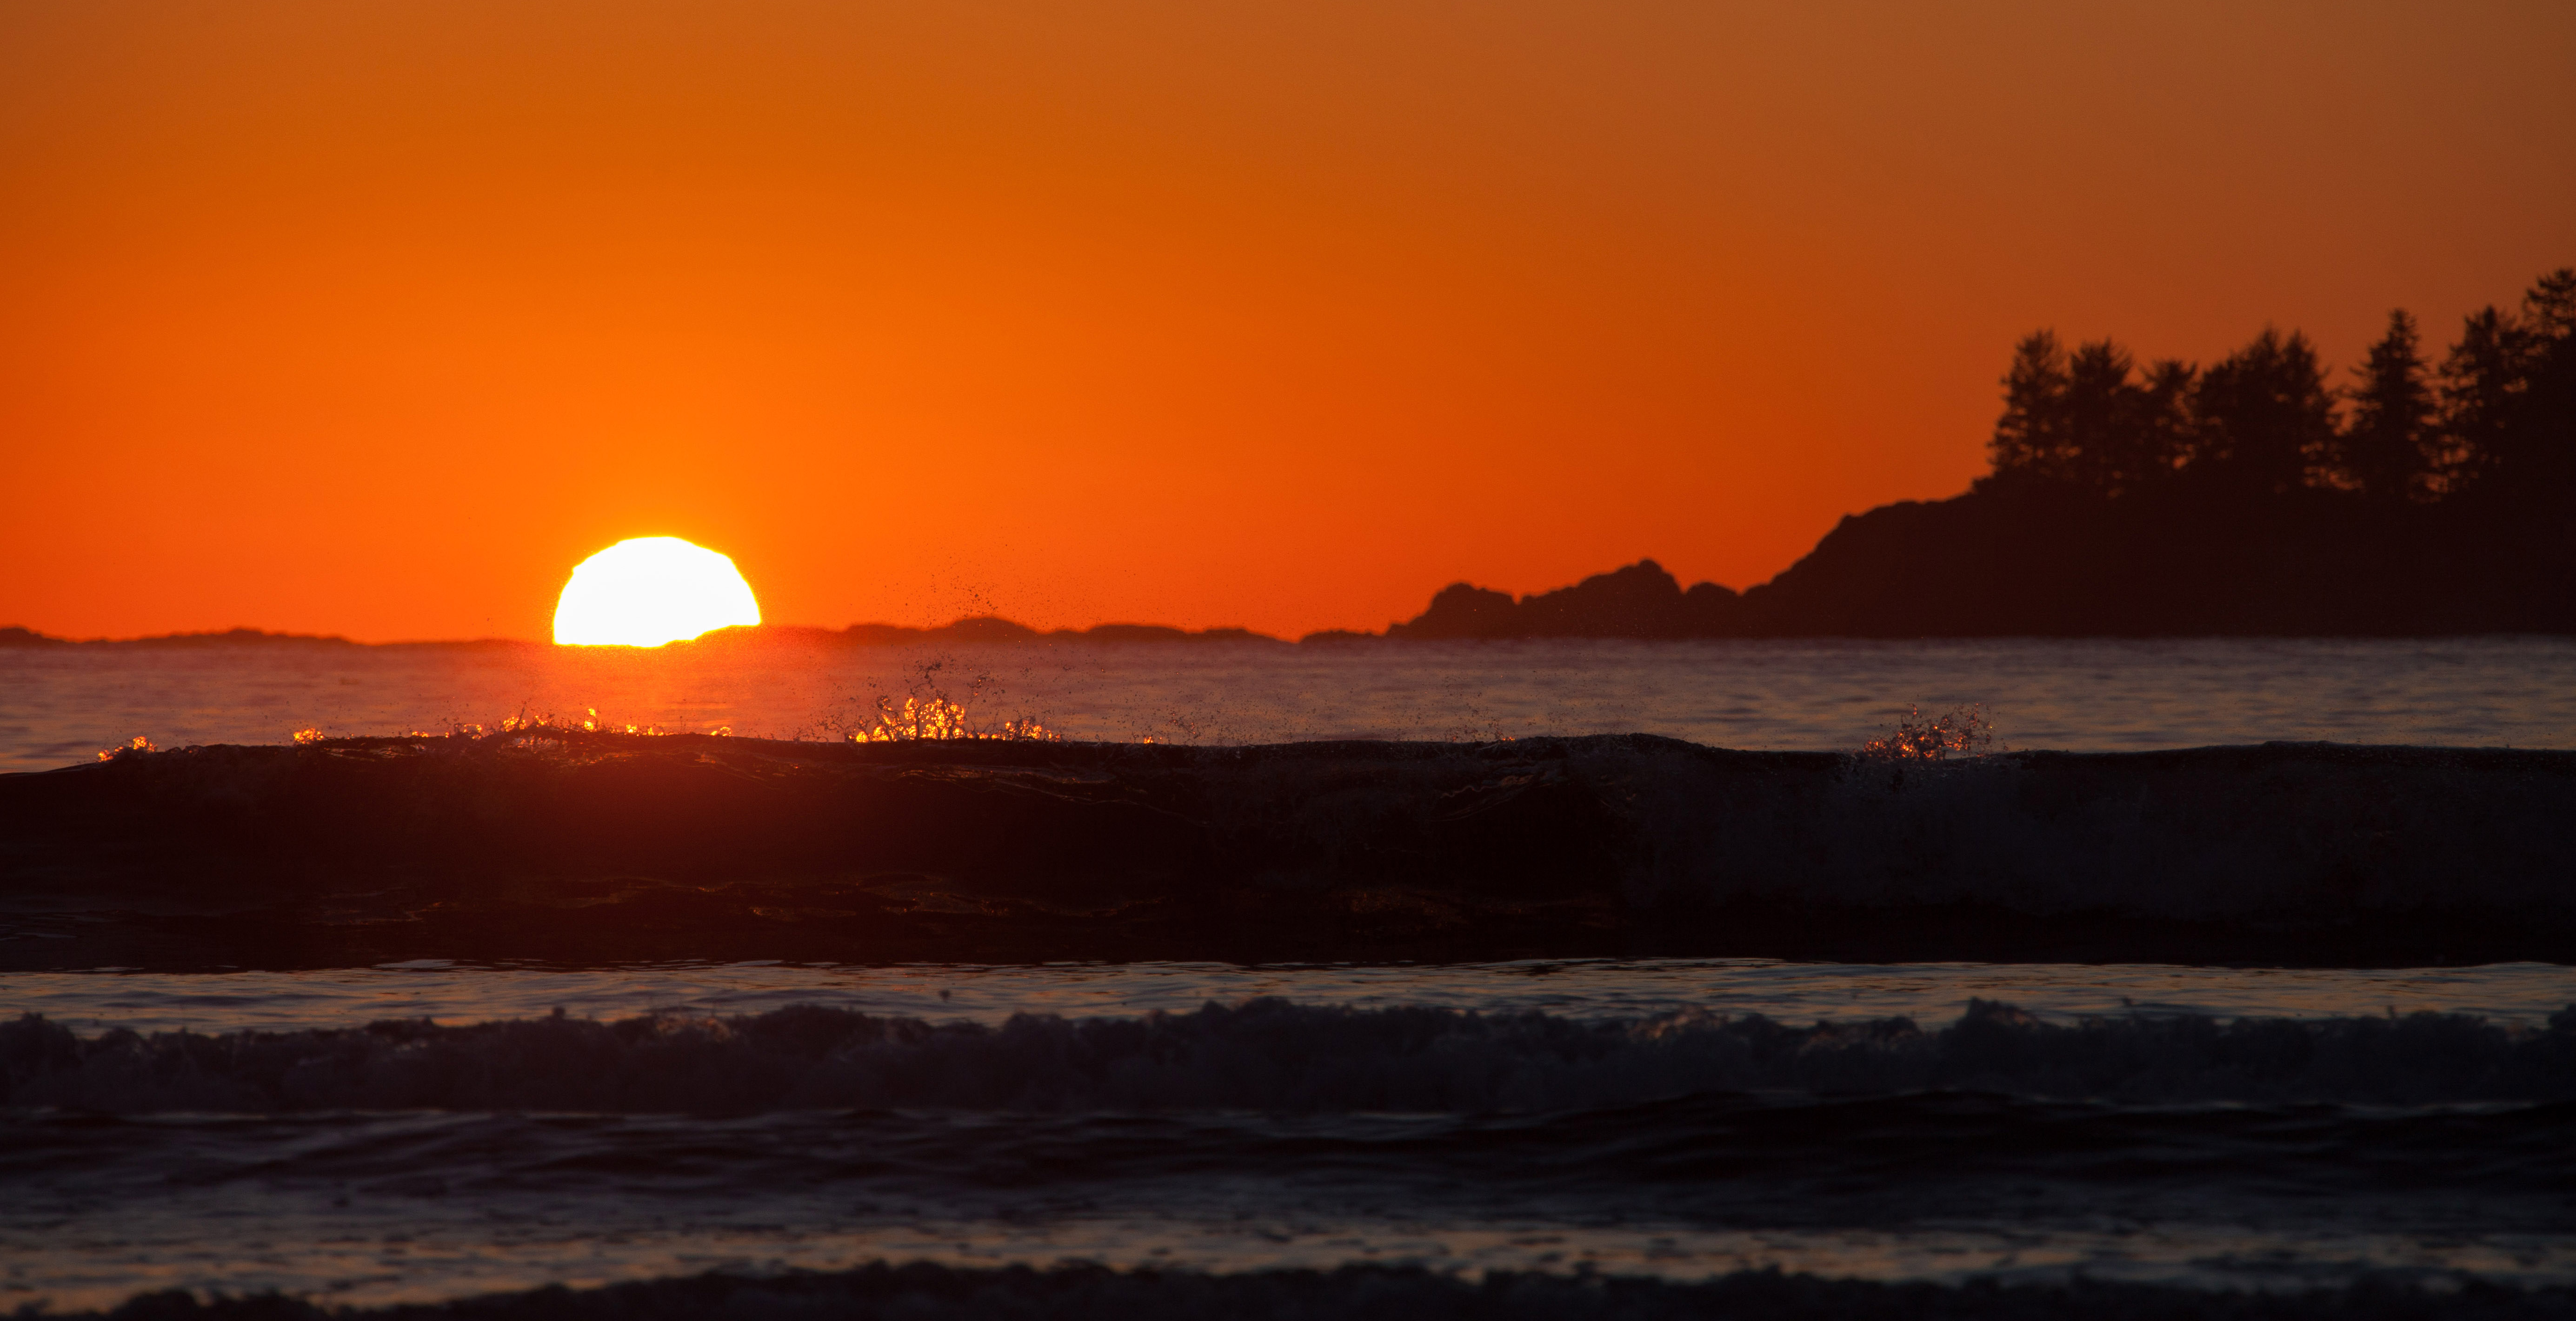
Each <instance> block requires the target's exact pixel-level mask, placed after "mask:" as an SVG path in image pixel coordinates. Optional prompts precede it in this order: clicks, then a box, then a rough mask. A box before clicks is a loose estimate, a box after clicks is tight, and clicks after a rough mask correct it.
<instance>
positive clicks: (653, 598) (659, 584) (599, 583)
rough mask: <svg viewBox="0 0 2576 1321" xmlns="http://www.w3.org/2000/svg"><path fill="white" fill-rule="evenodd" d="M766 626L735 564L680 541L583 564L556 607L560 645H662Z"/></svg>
mask: <svg viewBox="0 0 2576 1321" xmlns="http://www.w3.org/2000/svg"><path fill="white" fill-rule="evenodd" d="M759 622H760V603H759V602H758V601H755V600H753V599H752V595H751V585H750V584H749V583H746V582H744V581H743V580H742V574H741V572H740V571H739V570H737V569H735V568H734V567H733V561H732V560H731V559H729V558H727V557H725V556H723V555H719V554H717V553H716V552H714V551H711V550H708V549H707V548H705V547H703V546H693V545H691V544H689V543H688V542H685V541H682V540H680V539H679V538H678V537H636V538H633V539H632V540H628V541H621V542H618V543H617V544H616V545H614V546H611V547H609V548H608V549H606V550H603V551H601V552H599V553H598V554H596V555H593V556H591V557H590V558H589V559H586V560H583V561H582V562H581V565H580V567H578V568H575V569H574V570H573V571H572V580H571V581H570V582H567V583H565V584H564V589H563V596H562V597H561V598H560V599H558V600H557V601H556V602H555V642H556V644H557V645H558V646H602V645H606V646H628V647H658V646H661V645H662V644H664V643H666V642H680V641H685V640H686V639H689V638H694V637H696V636H698V635H699V634H701V633H704V632H706V631H708V630H710V629H718V628H724V627H727V626H729V625H734V624H757V623H759Z"/></svg>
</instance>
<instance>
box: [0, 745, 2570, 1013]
mask: <svg viewBox="0 0 2576 1321" xmlns="http://www.w3.org/2000/svg"><path fill="white" fill-rule="evenodd" d="M2571 860H2576V753H2570V752H2512V751H2497V750H2486V751H2476V750H2450V749H2427V748H2374V747H2354V746H2341V745H2322V744H2265V745H2262V746H2259V747H2224V748H2202V749H2192V750H2184V751H2175V752H2153V753H2124V754H2069V753H2048V752H2028V753H2011V754H2005V755H2001V756H1995V757H1987V758H1978V759H1974V760H1970V761H1966V762H1950V763H1939V764H1924V763H1912V764H1891V763H1886V762H1873V761H1868V760H1863V759H1857V758H1850V757H1844V756H1840V755H1834V754H1822V753H1812V754H1810V753H1750V752H1729V751H1724V750H1719V749H1711V748H1703V747H1698V746H1695V745H1692V744H1687V743H1681V742H1677V741H1674V740H1670V739H1660V738H1651V737H1646V736H1602V737H1593V738H1579V739H1534V740H1524V741H1520V742H1511V743H1499V744H1483V745H1466V744H1404V743H1318V744H1290V745H1276V746H1266V747H1247V748H1191V747H1160V746H1156V747H1139V746H1132V745H1124V746H1122V745H1077V744H1045V743H943V744H928V743H915V744H897V745H876V746H862V747H853V746H849V745H839V744H808V743H781V742H763V741H757V740H746V739H722V738H713V737H705V736H694V735H687V736H672V737H634V736H621V735H609V734H596V735H585V734H581V733H578V732H573V731H561V730H550V731H545V732H543V733H542V734H541V735H538V736H534V737H531V736H528V735H525V734H519V735H511V736H493V737H489V738H463V737H458V738H414V739H370V740H341V741H332V742H325V743H322V744H318V745H314V746H308V747H293V748H287V747H210V748H192V749H182V750H178V751H174V752H165V753H149V754H135V755H128V756H120V757H118V758H116V759H115V760H113V761H110V762H106V763H101V764H98V765H94V766H85V767H76V768H70V769H66V770H61V771H51V772H43V773H38V774H25V775H10V776H0V901H5V905H6V911H7V912H8V913H9V916H8V917H7V918H5V919H0V924H5V926H0V935H5V936H7V937H11V938H9V939H0V967H42V966H50V967H96V966H103V965H123V966H206V965H211V964H215V963H230V964H242V965H254V964H255V965H261V966H307V965H314V964H332V963H370V962H380V961H387V960H395V959H403V958H417V957H444V958H483V959H498V958H547V959H561V960H578V961H615V960H623V959H640V958H710V959H727V958H730V959H739V958H813V959H847V960H861V961H866V960H880V959H884V960H899V959H970V960H980V961H1006V960H1017V959H1046V958H1068V957H1098V958H1236V959H1256V960H1257V959H1284V958H1319V957H1320V958H1333V959H1351V958H1362V959H1376V958H1491V957H1516V956H1559V955H1578V954H1618V953H1637V954H1644V953H1658V954H1733V955H1772V956H1783V957H1825V958H1843V959H1862V960H1875V959H2078V960H2081V959H2111V958H2117V959H2144V960H2172V961H2190V962H2207V961H2224V960H2246V961H2266V962H2290V963H2311V964H2343V965H2359V964H2383V965H2384V964H2424V963H2439V962H2483V961H2497V960H2508V959H2537V960H2545V961H2558V962H2565V961H2570V960H2576V886H2571V885H2570V884H2569V883H2568V882H2569V879H2570V876H2571V869H2576V861H2571Z"/></svg>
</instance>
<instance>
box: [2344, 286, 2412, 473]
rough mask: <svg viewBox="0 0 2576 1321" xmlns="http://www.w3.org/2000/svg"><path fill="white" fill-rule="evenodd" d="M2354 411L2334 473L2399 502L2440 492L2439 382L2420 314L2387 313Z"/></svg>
mask: <svg viewBox="0 0 2576 1321" xmlns="http://www.w3.org/2000/svg"><path fill="white" fill-rule="evenodd" d="M2353 375H2354V376H2356V377H2357V378H2359V380H2358V383H2357V384H2355V385H2354V386H2353V387H2352V388H2351V389H2349V390H2347V391H2346V392H2345V397H2346V398H2348V399H2350V400H2351V401H2352V416H2351V417H2350V418H2349V419H2347V420H2346V422H2345V425H2344V427H2343V430H2342V433H2341V434H2340V435H2338V436H2337V437H2336V443H2335V455H2334V464H2333V469H2334V475H2335V477H2336V479H2337V480H2338V481H2340V482H2341V483H2342V484H2343V485H2345V486H2348V487H2350V488H2351V489H2353V490H2356V491H2359V492H2360V493H2361V495H2362V497H2363V498H2364V499H2367V500H2372V501H2376V502H2379V503H2383V504H2385V503H2395V502H2399V501H2404V500H2410V499H2420V498H2424V497H2427V496H2430V495H2432V494H2434V490H2433V486H2432V481H2433V468H2434V458H2435V447H2434V445H2433V390H2432V387H2431V386H2430V385H2429V384H2428V383H2427V382H2426V379H2425V376H2426V372H2425V366H2424V355H2423V353H2422V352H2421V351H2420V349H2419V348H2418V347H2417V339H2416V334H2415V318H2414V317H2412V316H2409V315H2408V314H2407V312H2406V309H2404V308H2402V307H2401V308H2398V309H2397V310H2395V311H2393V312H2390V313H2389V314H2388V333H2386V334H2384V335H2382V336H2380V338H2379V342H2378V343H2376V344H2373V345H2371V346H2370V355H2369V357H2367V358H2366V359H2364V360H2363V362H2362V365H2361V366H2359V367H2356V368H2354V369H2353Z"/></svg>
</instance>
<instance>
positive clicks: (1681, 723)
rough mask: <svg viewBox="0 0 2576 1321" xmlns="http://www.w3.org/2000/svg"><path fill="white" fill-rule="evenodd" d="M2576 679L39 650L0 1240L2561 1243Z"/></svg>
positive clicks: (580, 1254) (1219, 1270)
mask: <svg viewBox="0 0 2576 1321" xmlns="http://www.w3.org/2000/svg"><path fill="white" fill-rule="evenodd" d="M905 698H911V699H913V700H914V701H915V702H916V703H920V702H922V701H926V700H929V699H933V698H936V699H939V700H943V701H948V702H954V703H957V704H958V705H959V706H960V707H961V708H963V709H964V711H965V712H966V716H965V718H966V719H968V720H969V721H970V722H972V723H975V724H976V725H977V727H979V728H992V727H996V726H998V724H999V722H1001V721H1004V720H1014V721H1021V720H1034V721H1036V722H1038V723H1039V724H1040V725H1042V726H1044V727H1045V728H1046V729H1047V730H1048V731H1050V732H1052V733H1053V734H1054V735H1056V736H1057V737H1058V738H1059V739H1061V740H1063V741H1061V742H1045V741H992V742H982V741H978V742H973V743H963V742H961V743H958V744H956V745H953V746H951V745H947V744H941V745H936V746H934V745H929V744H923V743H896V744H874V745H866V746H860V745H854V744H851V743H849V742H848V741H847V737H846V736H847V735H848V734H849V733H850V732H852V731H854V730H864V729H866V728H868V727H870V726H871V725H872V724H875V723H877V722H876V714H877V713H878V712H879V711H881V710H886V709H888V707H887V706H885V705H882V704H881V703H880V699H889V700H890V701H891V702H892V703H894V704H895V706H894V708H893V709H900V707H899V704H900V702H901V701H902V700H903V699H905ZM1970 706H1977V707H1982V709H1983V712H1984V716H1985V718H1986V719H1987V720H1989V721H1990V722H1991V725H1992V730H1993V733H1994V735H1995V739H1996V742H1995V744H1994V745H1992V746H1989V747H1963V748H1959V749H1956V755H1946V756H1944V757H1941V758H1936V759H1928V760H1909V759H1902V758H1899V759H1896V760H1890V759H1889V757H1888V754H1886V753H1885V752H1884V751H1883V750H1881V751H1878V752H1867V751H1864V745H1865V744H1867V743H1868V742H1869V741H1870V740H1871V739H1873V738H1877V737H1880V736H1882V735H1884V734H1885V733H1887V732H1888V730H1889V729H1890V728H1891V727H1892V726H1894V725H1895V724H1897V723H1898V722H1899V721H1901V720H1903V719H1905V718H1906V716H1907V713H1908V712H1909V710H1912V709H1915V708H1917V707H1919V708H1920V709H1921V710H1922V711H1923V712H1924V713H1925V714H1932V713H1937V712H1941V711H1947V710H1951V709H1954V708H1964V707H1970ZM540 716H551V717H554V720H553V721H552V722H551V723H547V724H542V725H538V726H536V727H534V729H533V730H531V729H530V728H527V727H524V726H519V725H518V723H517V722H518V721H519V720H520V719H521V718H522V717H540ZM505 720H508V721H511V722H512V724H513V728H511V729H509V730H506V731H505V730H504V729H503V728H502V726H503V722H504V721H505ZM585 724H587V725H590V726H594V727H595V728H593V729H583V728H581V726H582V725H585ZM629 726H634V727H635V728H636V729H637V730H638V731H639V732H638V733H637V734H635V735H633V736H629V735H628V734H627V733H626V732H625V731H626V730H627V728H628V727H629ZM477 728H479V731H480V732H479V733H476V732H460V731H473V730H476V729H477ZM645 730H657V731H660V733H659V734H658V735H647V734H645V733H642V732H641V731H645ZM297 731H312V733H311V734H309V735H308V736H307V741H306V742H305V743H303V744H295V743H292V742H290V738H291V736H292V735H293V734H295V733H296V732H297ZM415 731H419V734H418V735H415ZM719 731H721V734H719ZM138 737H139V738H142V739H144V740H146V741H147V742H148V743H149V744H150V745H151V746H152V747H153V748H155V749H157V750H155V751H149V752H146V751H139V750H132V746H133V742H132V741H133V740H135V739H136V738H138ZM1146 740H1152V742H1151V743H1148V742H1146ZM222 745H259V746H255V747H226V746H222ZM120 747H122V748H127V749H129V750H128V751H126V752H124V753H121V754H120V755H118V756H116V757H113V758H111V759H107V760H103V761H102V760H100V759H99V757H98V754H99V753H100V752H101V751H103V750H106V749H110V748H120ZM2571 750H2576V640H2567V639H2526V638H2497V639H2447V640H2430V641H2354V640H2321V641H2298V640H2259V641H2257V640H2233V641H2210V640H2195V641H2172V642H2102V641H2065V642H2057V641H2026V640H2007V641H1979V642H1944V643H1866V644H1856V643H1832V642H1794V643H1793V642H1776V643H1672V644H1646V643H1605V642H1564V643H1541V642H1526V643H1503V644H1483V645H1445V644H1422V645H1414V646H1400V645H1393V646H1391V645H1383V644H1362V645H1341V646H1329V647H1326V646H1307V647H1289V646H1270V645H1259V644H1233V643H1227V644H1142V645H1120V646H1089V645H1064V646H1052V645H1046V646H1026V647H1001V648H990V649H981V650H974V649H969V650H949V651H940V652H930V651H916V650H905V649H899V648H886V649H875V650H871V649H849V650H838V651H796V650H788V649H776V650H737V651H733V652H727V653H721V654H718V653H714V652H711V651H709V652H695V653H693V652H688V651H678V652H672V653H662V654H643V655H635V654H624V655H618V654H606V655H603V654H599V653H562V652H555V651H552V650H548V649H541V648H534V647H519V646H507V645H503V646H484V647H393V648H354V647H339V646H329V645H324V644H265V645H258V646H205V647H190V648H183V649H148V648H135V647H116V648H78V649H74V648H56V649H44V650H36V649H17V650H0V767H5V769H6V770H8V771H10V772H12V773H11V774H7V775H0V1307H27V1308H34V1307H42V1308H45V1309H49V1310H50V1312H51V1313H61V1314H77V1313H83V1312H93V1311H95V1312H114V1311H116V1310H118V1309H123V1313H124V1314H125V1315H127V1316H130V1317H138V1318H139V1317H143V1316H164V1315H182V1314H191V1313H192V1310H193V1314H203V1313H204V1309H206V1308H209V1307H211V1308H213V1309H214V1310H215V1312H217V1313H219V1314H229V1315H240V1316H244V1317H249V1316H287V1315H304V1314H310V1313H311V1312H312V1311H313V1310H314V1309H334V1308H353V1309H402V1308H410V1309H412V1310H410V1311H403V1312H400V1314H401V1315H403V1316H406V1317H418V1318H422V1319H423V1321H426V1318H428V1317H430V1316H450V1315H453V1316H464V1315H476V1316H519V1315H526V1316H562V1315H585V1316H600V1317H625V1316H655V1317H659V1316H674V1317H676V1316H701V1315H704V1316H735V1317H746V1318H749V1317H768V1316H781V1317H784V1316H800V1317H802V1316H823V1315H831V1316H909V1317H930V1316H987V1315H992V1316H1068V1317H1070V1316H1108V1315H1117V1316H1191V1315H1206V1316H1278V1317H1288V1316H1323V1315H1334V1316H1387V1317H1394V1316H1399V1315H1401V1316H1404V1317H1407V1318H1417V1317H1421V1316H1424V1315H1437V1316H1533V1317H1535V1316H1680V1315H1706V1314H1711V1313H1724V1314H1728V1315H1740V1316H1913V1315H1948V1316H2042V1315H2070V1316H2071V1315H2112V1314H2116V1315H2125V1316H2167V1315H2171V1316H2201V1315H2216V1314H2226V1315H2246V1316H2254V1315H2265V1316H2273V1315H2277V1316H2328V1315H2338V1316H2339V1315H2366V1316H2398V1315H2409V1316H2412V1315H2421V1316H2434V1315H2496V1316H2524V1315H2529V1316H2540V1315H2552V1316H2563V1315H2567V1314H2568V1313H2569V1312H2570V1311H2571V1310H2576V968H2571V966H2570V964H2571V962H2576V937H2571V933H2576V751H2571ZM1971 754H1977V755H1971ZM180 1295H184V1297H181V1296H180ZM387 1314H388V1315H390V1314H392V1313H387Z"/></svg>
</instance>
